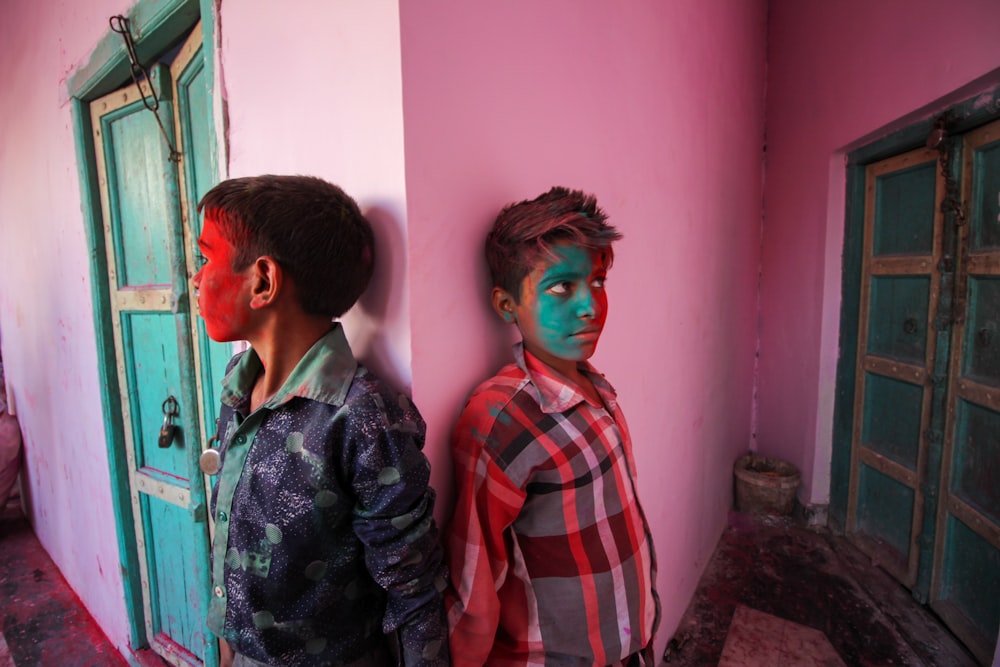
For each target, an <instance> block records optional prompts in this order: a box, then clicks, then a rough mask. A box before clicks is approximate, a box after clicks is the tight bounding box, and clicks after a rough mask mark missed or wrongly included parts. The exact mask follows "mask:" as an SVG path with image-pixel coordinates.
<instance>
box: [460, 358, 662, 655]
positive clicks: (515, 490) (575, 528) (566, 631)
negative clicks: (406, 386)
mask: <svg viewBox="0 0 1000 667" xmlns="http://www.w3.org/2000/svg"><path fill="white" fill-rule="evenodd" d="M514 356H515V360H516V362H517V363H516V364H511V365H509V366H505V367H504V368H503V369H501V370H500V372H499V373H498V374H497V375H496V376H495V377H493V378H491V379H490V380H488V381H487V382H485V383H483V384H482V385H480V386H479V387H478V388H477V389H476V390H475V391H474V392H473V393H472V396H471V397H470V398H469V401H468V403H467V404H466V406H465V410H464V411H463V412H462V416H461V418H460V419H459V422H458V425H457V426H456V427H455V432H454V435H453V438H452V450H453V453H454V460H455V478H456V479H455V482H456V487H457V490H458V493H457V505H456V508H455V514H454V517H453V519H452V522H451V526H450V528H449V533H448V555H449V557H450V568H451V583H452V586H451V590H450V591H449V593H448V621H449V626H450V628H451V658H452V664H453V665H472V666H475V667H481V666H482V665H487V664H488V665H503V666H505V667H515V666H522V665H524V666H526V665H546V664H559V665H567V666H569V665H574V666H575V665H580V666H584V665H601V666H603V665H612V664H619V663H621V662H622V661H623V660H625V659H627V658H628V656H630V655H635V654H637V653H641V654H642V655H641V658H642V659H641V661H640V662H641V664H645V665H653V664H654V662H653V657H652V647H651V642H652V638H653V632H654V630H655V628H656V624H657V622H658V620H659V602H658V599H657V597H656V593H655V591H654V586H653V584H654V578H655V575H656V566H655V558H654V555H653V542H652V538H651V536H650V534H649V527H648V524H647V523H646V518H645V516H644V515H643V512H642V508H641V507H640V505H639V500H638V498H637V497H636V481H635V460H634V459H633V457H632V444H631V440H630V439H629V434H628V427H627V426H626V424H625V418H624V416H623V415H622V413H621V410H620V409H619V408H618V403H617V400H616V396H615V392H614V389H612V387H611V385H609V384H608V383H607V381H606V380H605V379H604V377H603V376H602V375H600V374H599V373H597V372H596V371H595V370H594V368H593V367H592V366H591V365H590V364H588V363H583V364H581V365H580V369H581V370H582V371H583V372H584V373H586V375H587V376H588V377H589V378H590V380H591V381H592V382H593V384H594V387H595V388H596V389H597V392H598V394H599V395H600V397H601V401H602V403H603V405H601V404H599V403H594V402H593V401H591V400H588V399H587V398H586V396H585V395H584V394H583V393H582V392H581V391H580V389H579V388H578V387H576V386H575V385H573V384H569V383H568V381H567V380H566V379H565V378H564V377H563V376H561V375H560V374H558V373H557V372H556V371H555V370H553V369H551V368H549V367H548V366H546V365H545V364H543V363H542V362H541V361H539V360H538V359H536V358H535V357H533V356H531V354H530V353H528V354H526V353H524V351H523V348H522V346H521V345H520V344H518V345H516V346H515V347H514Z"/></svg>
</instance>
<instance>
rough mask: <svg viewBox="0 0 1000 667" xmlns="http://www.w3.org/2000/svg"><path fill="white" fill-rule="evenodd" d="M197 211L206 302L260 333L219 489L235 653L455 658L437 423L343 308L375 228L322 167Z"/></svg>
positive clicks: (216, 548) (236, 383) (226, 321)
mask: <svg viewBox="0 0 1000 667" xmlns="http://www.w3.org/2000/svg"><path fill="white" fill-rule="evenodd" d="M199 210H204V212H205V223H204V226H203V229H202V233H201V236H200V238H199V239H198V247H199V250H200V251H201V255H202V258H203V265H202V266H201V269H200V270H199V271H198V273H197V274H196V275H195V276H194V279H193V284H194V288H195V294H196V296H197V299H198V311H199V314H200V315H201V317H202V318H203V319H204V320H205V326H206V329H207V331H208V335H209V336H211V337H212V338H213V339H214V340H217V341H236V340H246V341H248V342H249V343H250V349H249V350H247V351H245V352H241V353H240V354H238V355H237V356H235V357H234V358H233V360H232V361H231V362H230V364H229V367H228V368H227V374H226V377H225V379H224V380H223V382H222V407H221V410H220V416H219V443H220V446H219V451H220V454H221V470H219V471H218V477H217V479H216V482H215V486H214V488H213V490H212V503H211V507H212V514H213V516H214V517H215V536H214V540H213V546H212V592H211V598H210V599H211V602H210V604H209V611H208V627H209V629H211V630H212V632H214V633H215V634H216V635H217V636H218V637H219V638H220V639H221V640H222V641H221V642H220V649H221V653H222V665H223V667H226V666H227V665H235V667H269V666H275V667H277V666H279V665H280V666H281V667H292V666H294V667H311V666H319V665H346V666H349V667H382V666H384V665H389V664H395V660H396V658H398V660H399V664H405V665H414V666H420V667H445V666H446V665H447V664H448V646H447V627H446V624H445V617H444V606H443V599H442V595H441V593H442V591H443V590H444V588H445V585H446V575H445V571H444V566H443V563H442V550H441V546H440V543H439V537H438V532H437V528H436V527H435V524H434V519H433V508H434V491H433V490H432V489H431V488H430V487H429V486H428V479H429V475H430V464H429V463H428V461H427V459H426V457H425V456H424V455H423V453H422V452H421V448H422V446H423V444H424V422H423V420H422V419H421V417H420V413H419V412H417V409H416V407H414V405H413V404H412V403H411V402H410V401H409V399H408V398H407V397H406V396H404V395H402V394H399V393H397V392H395V391H393V390H391V389H390V388H389V387H388V386H386V384H385V383H383V382H382V381H381V380H379V379H378V378H377V377H375V376H374V375H373V374H372V373H370V372H369V371H368V370H367V369H365V368H364V366H362V365H360V364H359V363H358V362H357V361H356V360H355V358H354V355H353V354H352V352H351V348H350V346H349V345H348V343H347V339H346V337H345V336H344V330H343V327H342V326H341V325H340V324H339V323H338V322H336V321H335V320H334V318H336V317H339V316H340V315H342V314H343V313H344V312H345V311H346V310H347V309H348V308H350V307H351V306H352V305H353V304H354V302H355V301H356V300H357V299H358V297H359V296H360V295H361V293H362V292H363V291H364V289H365V287H366V286H367V284H368V281H369V279H370V278H371V275H372V269H373V265H374V237H373V234H372V229H371V226H370V225H369V223H368V221H367V220H366V219H365V217H364V216H363V215H362V213H361V211H360V210H359V208H358V205H357V204H356V203H355V201H354V200H353V199H351V197H349V196H348V195H347V194H346V193H345V192H344V191H343V190H341V189H340V188H339V187H337V186H335V185H333V184H331V183H327V182H326V181H323V180H321V179H318V178H312V177H307V176H256V177H249V178H236V179H231V180H228V181H224V182H222V183H220V184H219V185H217V186H215V187H214V188H212V189H211V190H210V191H209V192H208V193H207V194H206V195H205V197H204V198H203V199H202V201H201V203H200V204H199ZM206 472H210V473H214V472H215V471H214V470H209V471H206Z"/></svg>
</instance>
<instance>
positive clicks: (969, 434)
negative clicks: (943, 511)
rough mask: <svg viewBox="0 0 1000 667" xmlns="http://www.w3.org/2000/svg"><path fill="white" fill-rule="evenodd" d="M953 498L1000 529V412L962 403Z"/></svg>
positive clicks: (954, 470)
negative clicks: (998, 481)
mask: <svg viewBox="0 0 1000 667" xmlns="http://www.w3.org/2000/svg"><path fill="white" fill-rule="evenodd" d="M955 422H956V431H955V445H954V451H953V454H952V456H953V457H954V458H953V461H954V463H953V466H952V471H951V488H950V491H951V493H952V495H954V496H955V497H957V498H959V499H960V500H962V501H963V502H965V503H967V504H968V505H969V506H970V507H972V508H974V509H975V510H976V511H977V512H978V513H980V514H981V515H983V518H985V519H987V520H989V521H990V522H992V523H993V524H995V525H997V526H1000V484H998V483H997V480H998V479H1000V412H995V411H993V410H990V409H989V408H987V407H984V406H981V405H976V404H975V403H972V402H969V401H966V400H962V399H959V401H958V411H957V415H956V420H955Z"/></svg>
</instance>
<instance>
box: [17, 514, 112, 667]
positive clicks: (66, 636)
mask: <svg viewBox="0 0 1000 667" xmlns="http://www.w3.org/2000/svg"><path fill="white" fill-rule="evenodd" d="M127 664H128V663H127V662H126V661H125V660H124V659H123V658H122V656H121V654H120V653H119V652H118V651H117V650H115V647H114V646H113V645H112V644H111V642H110V641H108V638H107V637H106V636H105V635H104V633H103V632H101V629H100V628H99V627H98V626H97V624H96V623H95V622H94V619H93V618H92V617H91V616H90V614H89V613H88V612H87V610H86V609H85V608H84V606H83V604H82V603H81V602H80V598H78V597H77V596H76V594H75V593H74V592H73V590H72V589H71V588H70V587H69V586H68V585H67V584H66V580H65V579H63V576H62V574H60V572H59V570H58V569H57V568H56V566H55V564H54V563H53V562H52V559H51V558H49V556H48V554H47V553H45V550H44V549H42V546H41V545H40V544H39V542H38V539H37V538H36V537H35V534H34V532H32V530H31V524H29V523H28V520H27V519H26V518H25V517H24V515H23V514H22V513H21V509H20V506H19V505H17V504H16V503H8V505H7V507H6V508H2V510H0V667H14V666H16V667H36V666H37V667H49V666H51V667H63V666H66V667H115V666H117V665H127Z"/></svg>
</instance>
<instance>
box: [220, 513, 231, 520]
mask: <svg viewBox="0 0 1000 667" xmlns="http://www.w3.org/2000/svg"><path fill="white" fill-rule="evenodd" d="M228 518H229V517H228V516H226V513H225V512H219V521H225V520H226V519H228Z"/></svg>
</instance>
